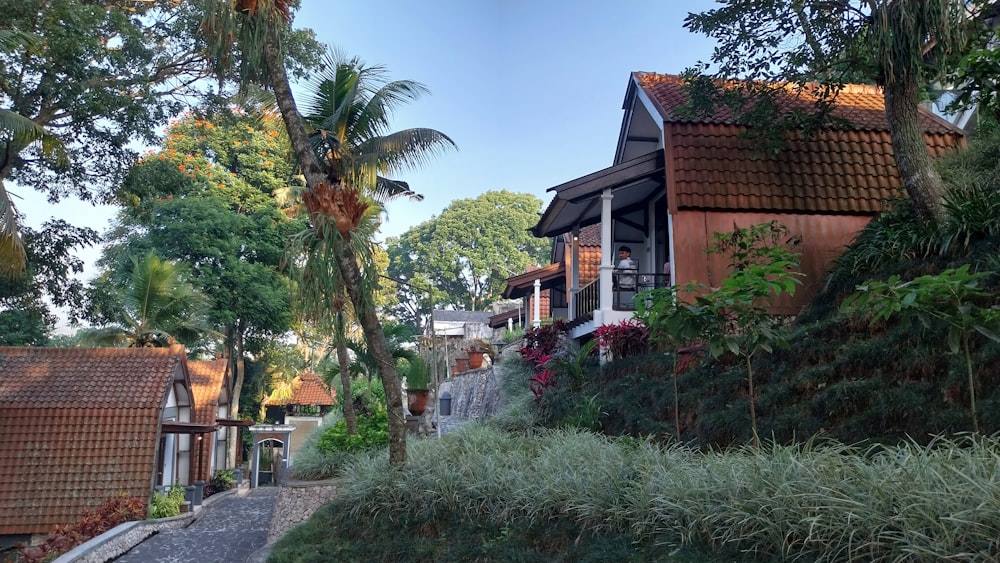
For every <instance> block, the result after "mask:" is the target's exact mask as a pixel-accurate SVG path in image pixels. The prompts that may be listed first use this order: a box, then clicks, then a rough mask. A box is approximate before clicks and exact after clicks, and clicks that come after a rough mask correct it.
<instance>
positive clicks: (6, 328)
mask: <svg viewBox="0 0 1000 563" xmlns="http://www.w3.org/2000/svg"><path fill="white" fill-rule="evenodd" d="M22 236H23V239H24V244H25V248H26V250H27V259H28V263H27V269H26V270H25V271H24V272H22V273H21V274H19V275H18V276H17V277H14V278H7V277H0V346H42V345H44V344H45V343H46V341H47V340H48V338H49V333H50V331H51V330H52V328H53V327H54V325H55V318H54V316H53V315H52V312H51V305H56V306H60V307H66V308H68V309H69V315H70V317H71V318H75V316H76V314H77V313H78V311H79V309H80V307H81V304H82V302H83V284H82V283H81V282H80V281H79V280H77V279H74V275H76V274H79V273H80V272H82V271H83V261H82V260H80V259H79V258H78V257H76V256H75V255H74V251H76V250H78V249H81V248H83V247H87V246H91V245H93V244H96V243H97V241H98V240H99V238H100V237H98V235H97V232H96V231H94V230H93V229H86V228H77V227H73V226H71V225H70V224H68V223H66V222H65V221H61V220H53V221H48V222H46V223H45V224H44V225H43V226H42V229H41V230H39V231H35V230H32V229H30V228H24V229H22Z"/></svg>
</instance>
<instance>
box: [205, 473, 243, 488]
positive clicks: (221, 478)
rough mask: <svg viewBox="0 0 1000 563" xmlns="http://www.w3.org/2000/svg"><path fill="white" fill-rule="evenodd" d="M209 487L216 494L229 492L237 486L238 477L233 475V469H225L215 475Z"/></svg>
mask: <svg viewBox="0 0 1000 563" xmlns="http://www.w3.org/2000/svg"><path fill="white" fill-rule="evenodd" d="M209 485H211V487H212V488H213V489H214V490H215V491H216V492H219V491H228V490H229V489H232V488H233V487H235V486H236V476H235V475H233V470H232V469H223V470H222V471H217V472H216V473H215V475H214V476H213V477H212V481H211V482H210V483H209Z"/></svg>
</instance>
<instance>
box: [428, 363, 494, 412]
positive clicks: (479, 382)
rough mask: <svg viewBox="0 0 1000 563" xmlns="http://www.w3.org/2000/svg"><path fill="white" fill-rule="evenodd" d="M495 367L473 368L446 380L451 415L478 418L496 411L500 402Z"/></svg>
mask: <svg viewBox="0 0 1000 563" xmlns="http://www.w3.org/2000/svg"><path fill="white" fill-rule="evenodd" d="M496 369H497V367H496V366H489V367H488V368H486V369H480V370H473V371H470V372H467V373H465V374H463V375H458V376H455V377H453V378H451V379H450V380H449V381H448V382H447V388H448V392H449V393H451V416H455V417H458V418H466V419H470V420H480V419H483V418H485V417H487V416H490V415H492V414H493V413H495V412H496V410H497V407H498V406H499V404H500V388H499V384H498V381H497V376H496V373H495V370H496ZM442 388H444V385H442Z"/></svg>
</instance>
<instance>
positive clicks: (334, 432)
mask: <svg viewBox="0 0 1000 563" xmlns="http://www.w3.org/2000/svg"><path fill="white" fill-rule="evenodd" d="M388 444H389V417H388V415H387V414H386V412H385V411H384V410H379V411H377V412H375V413H374V414H373V415H371V416H359V417H358V433H357V434H353V435H351V434H348V433H347V423H346V422H345V421H343V420H340V421H337V423H336V424H334V425H333V426H330V427H328V428H325V429H324V430H323V434H322V435H321V436H320V439H319V442H318V443H317V445H316V447H317V449H319V451H320V452H322V453H326V454H328V453H333V452H337V451H340V452H363V451H367V450H373V449H377V448H382V447H385V446H386V445H388Z"/></svg>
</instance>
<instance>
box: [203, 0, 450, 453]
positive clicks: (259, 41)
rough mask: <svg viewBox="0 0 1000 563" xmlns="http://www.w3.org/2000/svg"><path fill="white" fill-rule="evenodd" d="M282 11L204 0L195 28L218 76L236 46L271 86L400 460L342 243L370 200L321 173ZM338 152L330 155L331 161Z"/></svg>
mask: <svg viewBox="0 0 1000 563" xmlns="http://www.w3.org/2000/svg"><path fill="white" fill-rule="evenodd" d="M290 19H291V12H290V5H289V0H210V1H209V3H208V10H207V11H206V14H205V18H204V19H203V26H202V28H203V32H204V35H205V37H207V38H209V41H210V46H209V48H210V51H211V54H212V60H213V62H214V63H215V64H216V72H217V73H218V74H219V76H220V77H222V76H226V75H227V74H229V71H230V70H231V68H232V66H233V63H234V47H238V49H239V53H238V54H239V55H240V57H239V63H240V78H241V80H242V81H243V82H244V83H259V84H264V85H269V86H271V88H272V90H273V92H274V97H275V101H276V102H277V104H278V109H279V110H280V112H281V116H282V119H283V120H284V122H285V128H286V129H287V131H288V137H289V140H290V141H291V144H292V150H293V151H294V153H295V156H296V158H297V159H298V161H299V164H300V166H301V167H302V174H303V176H304V177H305V181H306V186H307V188H308V190H307V192H306V193H305V197H304V199H305V203H306V208H307V210H308V212H309V217H310V220H311V221H312V224H313V229H314V232H315V236H316V237H317V239H319V240H326V241H333V243H334V244H333V245H332V247H333V248H332V250H334V251H335V252H334V255H335V259H336V266H337V268H336V270H338V272H336V277H337V278H339V280H338V281H339V282H340V283H341V284H342V285H343V287H344V289H346V291H347V294H348V296H349V297H350V300H351V303H352V304H353V305H354V310H355V312H356V314H357V316H358V321H359V323H360V325H361V328H362V331H363V332H364V334H365V339H366V340H367V341H368V346H369V349H370V350H371V352H372V354H373V355H374V356H375V359H376V362H377V364H378V366H379V374H380V376H381V378H382V384H383V386H384V387H385V392H386V403H387V405H386V406H387V410H388V412H389V463H390V464H392V465H402V464H404V463H405V462H406V421H405V419H404V418H403V402H402V393H401V391H400V387H399V381H398V379H397V377H396V369H395V365H394V362H393V359H392V356H391V354H390V353H389V349H388V346H387V345H386V341H385V335H384V334H383V333H382V326H381V323H380V322H379V319H378V316H377V315H376V312H375V309H374V307H373V306H372V304H371V292H370V291H365V284H364V277H363V272H362V269H361V266H360V265H359V262H358V255H357V253H356V252H355V249H354V246H353V245H352V244H350V243H351V235H352V232H353V231H354V230H355V229H356V228H357V227H358V225H359V224H360V222H361V220H362V218H363V217H364V215H365V212H366V211H367V209H368V207H369V206H370V204H369V203H367V202H365V201H363V197H362V193H363V192H362V189H361V187H359V186H358V185H356V184H352V183H351V180H352V179H353V174H350V175H347V176H344V175H338V174H340V171H342V170H343V169H342V168H340V167H337V166H329V169H330V171H331V174H330V175H328V174H327V170H325V169H324V166H323V163H322V162H321V161H320V159H318V158H317V157H316V153H315V152H314V150H313V143H312V142H311V141H310V138H309V135H308V133H307V132H306V128H305V125H304V123H303V120H302V116H301V115H300V114H299V112H298V108H297V106H296V103H295V97H294V96H293V95H292V90H291V84H290V82H289V79H288V75H287V73H286V72H285V67H284V61H283V59H282V50H281V45H280V37H281V31H283V30H285V29H287V26H288V24H289V21H290ZM386 103H389V102H388V101H387V102H386ZM449 142H450V140H449ZM386 148H388V147H386ZM338 158H340V157H338V156H337V155H334V160H333V162H334V163H336V162H337V161H338ZM329 163H330V162H329V161H328V162H327V164H328V165H329ZM408 163H412V160H411V161H408ZM399 164H400V162H398V161H397V162H391V161H387V162H385V163H384V165H385V166H386V169H391V168H393V165H396V166H398V165H399ZM368 287H369V288H370V287H371V286H368Z"/></svg>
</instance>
